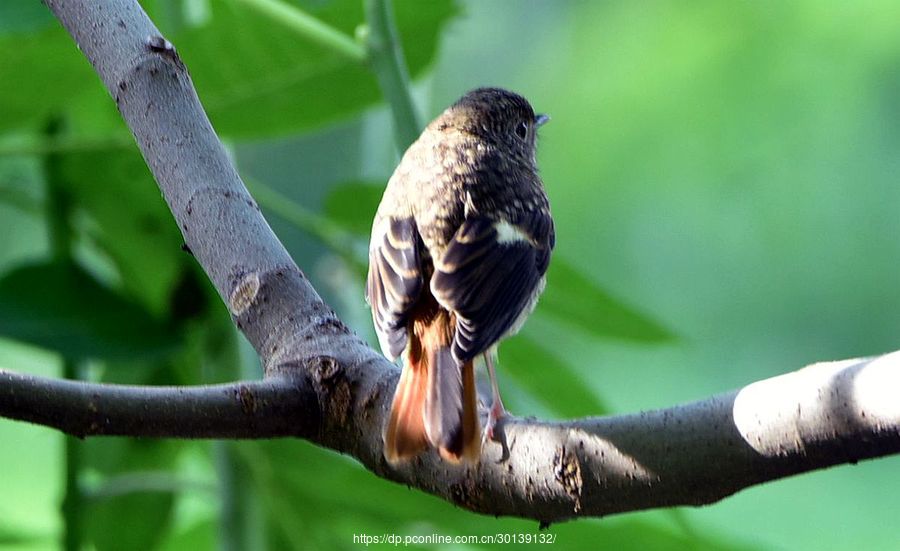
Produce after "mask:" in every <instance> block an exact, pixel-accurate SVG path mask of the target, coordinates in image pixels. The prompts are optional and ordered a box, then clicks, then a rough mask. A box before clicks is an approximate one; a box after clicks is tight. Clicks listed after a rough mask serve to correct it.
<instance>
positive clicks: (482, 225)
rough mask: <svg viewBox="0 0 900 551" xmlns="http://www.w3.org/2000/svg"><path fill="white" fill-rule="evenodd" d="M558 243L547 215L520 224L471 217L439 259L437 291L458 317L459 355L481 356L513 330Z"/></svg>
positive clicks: (525, 216) (433, 289) (542, 213)
mask: <svg viewBox="0 0 900 551" xmlns="http://www.w3.org/2000/svg"><path fill="white" fill-rule="evenodd" d="M553 244H554V230H553V220H552V219H551V218H550V214H549V213H548V212H546V211H539V210H536V211H531V212H527V213H524V214H522V215H521V216H520V217H519V218H518V219H517V220H516V221H515V223H514V224H513V223H510V222H507V221H497V220H491V219H489V218H486V217H483V216H474V217H471V218H468V219H466V220H465V221H464V222H463V224H462V226H460V228H459V230H457V232H456V234H455V235H454V236H453V239H452V240H451V241H450V243H449V245H448V246H447V248H446V250H445V252H444V254H443V255H442V256H441V258H440V259H437V258H436V259H434V275H433V277H432V278H431V292H432V294H433V295H434V297H435V298H436V299H437V301H438V303H440V304H441V305H442V306H443V307H445V308H447V309H448V310H450V311H452V312H455V313H456V337H455V339H454V342H453V355H454V357H456V359H457V360H458V361H460V362H465V361H468V360H471V359H473V358H475V357H476V356H477V355H478V354H481V353H482V352H484V351H486V350H487V349H488V348H490V346H491V345H493V344H494V343H496V342H497V341H498V340H499V339H500V338H502V337H503V336H504V335H505V334H506V333H507V332H508V331H509V330H510V329H512V328H513V326H514V324H515V323H516V321H517V320H518V319H519V316H520V314H522V312H523V310H525V309H526V308H527V307H529V306H531V305H533V303H534V300H535V299H536V298H537V297H536V296H535V295H536V293H539V292H540V290H541V289H540V286H541V285H542V281H543V276H544V274H545V273H546V271H547V264H548V263H549V261H550V251H551V250H552V248H553Z"/></svg>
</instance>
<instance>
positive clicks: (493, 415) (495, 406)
mask: <svg viewBox="0 0 900 551" xmlns="http://www.w3.org/2000/svg"><path fill="white" fill-rule="evenodd" d="M484 363H485V364H487V369H488V377H490V379H491V409H490V411H489V412H488V420H487V426H486V427H485V428H484V437H485V438H486V439H490V440H494V427H495V426H496V425H497V421H499V420H500V418H501V417H503V416H504V415H506V408H504V407H503V400H501V399H500V387H499V386H498V385H497V373H496V372H495V371H494V356H493V354H491V353H490V352H486V353H485V354H484Z"/></svg>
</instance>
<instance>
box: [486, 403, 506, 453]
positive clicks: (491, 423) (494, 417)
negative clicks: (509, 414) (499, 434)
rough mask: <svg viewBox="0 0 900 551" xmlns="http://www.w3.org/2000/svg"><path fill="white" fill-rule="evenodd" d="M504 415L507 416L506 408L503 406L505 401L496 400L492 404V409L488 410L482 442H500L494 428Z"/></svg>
mask: <svg viewBox="0 0 900 551" xmlns="http://www.w3.org/2000/svg"><path fill="white" fill-rule="evenodd" d="M504 417H506V408H504V407H503V402H501V401H500V400H494V403H493V404H492V405H491V409H490V411H489V412H488V418H487V424H486V425H485V427H484V436H483V437H482V439H481V441H482V444H483V443H484V442H486V441H487V440H491V441H493V442H499V439H498V438H495V436H496V434H495V432H494V429H495V428H496V427H497V423H498V422H499V421H500V420H501V419H503V418H504Z"/></svg>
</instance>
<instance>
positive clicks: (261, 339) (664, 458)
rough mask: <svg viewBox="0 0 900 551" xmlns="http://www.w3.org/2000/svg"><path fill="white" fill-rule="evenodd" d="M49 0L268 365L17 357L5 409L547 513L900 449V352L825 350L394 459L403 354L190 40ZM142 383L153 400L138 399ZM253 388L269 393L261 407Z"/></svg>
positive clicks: (96, 6) (674, 495)
mask: <svg viewBox="0 0 900 551" xmlns="http://www.w3.org/2000/svg"><path fill="white" fill-rule="evenodd" d="M48 4H49V5H50V7H51V9H53V11H54V12H55V13H56V14H57V16H58V17H59V19H60V20H61V21H62V22H63V24H64V25H65V26H66V28H67V29H68V30H69V32H70V33H71V34H72V35H73V37H74V38H75V40H76V42H77V43H78V44H79V45H80V47H81V48H82V50H83V51H84V53H85V55H87V57H88V59H89V60H90V61H91V63H92V64H93V65H94V67H95V68H96V69H97V71H98V73H99V74H100V75H101V77H102V79H103V81H104V83H106V85H107V88H108V89H109V90H110V93H111V94H112V95H113V96H114V97H115V98H116V101H117V103H118V105H119V109H120V111H121V113H122V115H123V117H124V118H125V120H126V122H127V123H128V125H129V126H130V127H131V129H132V131H133V132H134V135H135V138H136V140H137V142H138V145H139V146H140V148H141V151H142V152H143V154H144V157H145V158H146V160H147V163H148V165H149V166H150V168H151V170H152V171H153V173H154V175H155V177H156V179H157V182H158V183H159V186H160V189H162V191H163V194H164V196H165V198H166V201H167V202H168V204H169V206H170V208H171V210H172V213H173V215H174V216H175V219H176V221H177V222H178V225H179V227H180V228H181V229H182V233H183V234H184V237H185V241H186V243H187V244H188V246H189V247H190V248H191V250H192V251H193V252H194V255H195V256H196V258H197V260H198V262H200V264H201V265H202V266H203V268H204V269H205V270H206V272H207V274H209V276H210V278H211V280H212V281H213V283H214V285H215V286H216V289H217V290H218V291H219V293H220V295H221V296H222V297H223V299H224V300H225V303H226V304H227V305H228V308H229V310H230V311H231V313H232V316H233V318H234V319H235V322H236V323H237V325H238V327H240V328H241V329H242V330H243V331H244V333H245V334H246V335H247V337H248V338H249V340H250V342H251V343H253V345H254V347H256V350H257V351H258V352H259V354H260V356H261V358H262V360H263V362H264V365H265V366H266V372H267V377H268V378H267V380H266V381H265V382H261V383H239V384H235V385H226V386H218V387H206V388H196V389H180V388H169V389H153V390H150V389H127V388H123V387H107V386H103V385H81V386H78V385H76V386H74V387H73V386H67V385H73V383H66V382H62V381H47V380H43V379H33V378H24V377H21V376H16V375H12V374H6V373H4V374H3V376H2V377H0V398H2V399H0V414H3V415H6V416H9V417H13V418H17V419H25V420H30V421H34V422H39V423H45V424H48V425H50V426H55V427H58V428H61V429H63V430H67V431H69V432H73V433H76V434H101V433H102V434H126V433H127V434H134V435H154V436H177V437H200V436H219V437H223V436H232V437H258V436H276V435H278V434H283V435H285V436H296V435H300V436H304V437H307V438H309V439H310V440H311V441H313V442H316V443H318V444H320V445H323V446H326V447H329V448H332V449H335V450H338V451H341V452H344V453H349V454H350V455H353V456H354V457H356V458H357V459H359V460H360V461H361V462H362V463H363V464H365V465H366V466H367V467H369V468H370V469H372V470H373V471H374V472H375V473H377V474H379V475H380V476H383V477H385V478H389V479H392V480H396V481H398V482H402V483H405V484H408V485H410V486H415V487H417V488H420V489H423V490H425V491H428V492H431V493H434V494H437V495H440V496H443V497H444V498H446V499H448V500H451V501H453V502H454V503H457V504H459V505H461V506H463V507H466V508H469V509H471V510H474V511H479V512H483V513H488V514H494V515H516V516H522V517H527V518H535V519H539V520H542V521H547V522H549V521H556V520H562V519H567V518H572V517H575V516H582V515H584V516H589V515H606V514H611V513H616V512H622V511H629V510H636V509H646V508H651V507H659V506H667V505H676V504H702V503H710V502H713V501H715V500H717V499H720V498H722V497H724V496H727V495H729V494H731V493H733V492H735V491H737V490H739V489H741V488H744V487H747V486H749V485H752V484H757V483H760V482H763V481H766V480H773V479H777V478H780V477H784V476H788V475H791V474H795V473H799V472H804V471H808V470H811V469H818V468H823V467H827V466H830V465H835V464H839V463H845V462H854V461H857V460H859V459H864V458H868V457H877V456H881V455H887V454H893V453H898V452H900V401H898V400H895V399H890V398H891V396H889V394H891V392H890V390H891V389H893V394H896V389H897V388H898V386H900V385H898V378H900V377H898V373H900V365H898V364H900V353H895V354H891V355H887V356H883V357H881V358H877V359H875V360H871V361H867V360H861V361H848V362H840V363H834V364H821V365H816V366H811V367H809V368H806V369H803V370H801V371H798V372H796V373H792V374H788V375H784V376H781V377H776V378H774V379H769V380H767V381H762V382H759V383H755V384H753V385H750V386H748V387H746V388H744V389H742V390H740V391H739V392H733V393H730V394H725V395H721V396H717V397H713V398H710V399H709V400H705V401H702V402H697V403H694V404H688V405H683V406H677V407H674V408H670V409H665V410H660V411H655V412H649V413H641V414H636V415H626V416H619V417H608V418H595V419H585V420H580V421H575V422H571V423H544V422H536V421H528V420H521V419H509V420H508V421H507V422H506V423H505V424H504V425H503V426H502V427H501V435H502V437H503V445H502V446H501V445H499V444H493V443H491V444H488V445H487V446H486V448H485V451H484V456H483V457H482V460H481V462H480V463H479V465H478V466H477V467H474V468H470V469H466V468H461V467H453V466H449V465H447V464H446V463H443V462H441V461H440V460H439V459H438V458H437V457H436V456H435V455H434V454H428V455H424V456H422V457H420V458H419V459H417V460H415V461H413V462H411V463H409V464H407V465H405V466H403V467H400V468H398V469H393V468H391V467H390V466H389V465H387V463H386V462H385V461H384V459H383V456H382V442H381V427H382V426H383V423H384V418H385V414H386V411H387V410H388V407H389V405H390V400H391V394H392V391H393V388H394V385H395V384H396V379H397V375H398V371H397V369H396V367H395V366H393V365H392V364H390V363H389V362H387V361H386V360H385V359H384V358H383V357H381V356H380V355H379V354H377V353H376V352H374V351H373V350H371V349H370V348H369V347H367V346H366V345H365V343H363V342H362V341H361V340H360V339H358V338H357V337H356V336H355V335H353V334H352V333H351V332H350V331H349V330H348V329H347V328H346V327H345V326H344V325H343V324H342V323H341V322H340V321H339V320H338V319H337V318H336V316H335V315H334V313H333V312H332V311H331V310H330V309H329V308H328V307H327V306H325V305H324V303H323V302H322V301H321V299H320V298H319V297H318V295H317V294H316V293H315V291H314V290H313V289H312V287H311V286H310V285H309V283H308V282H307V281H306V279H305V277H304V276H303V274H302V272H300V270H299V269H298V268H297V267H296V265H295V264H294V263H293V261H291V259H290V257H289V256H288V255H287V252H286V251H285V250H284V248H283V247H282V245H281V244H280V243H279V242H278V240H277V238H276V237H275V236H274V234H273V233H272V231H271V230H270V229H269V226H268V224H267V223H266V222H265V220H264V219H263V218H262V215H261V214H260V212H259V209H258V208H257V207H256V204H255V203H254V202H253V200H252V199H251V198H250V196H249V195H248V194H247V191H246V189H245V188H244V186H243V184H242V183H241V181H240V179H239V178H238V176H237V174H236V172H235V170H234V169H233V167H232V166H231V165H230V163H229V162H228V159H227V157H226V156H225V152H224V149H223V148H222V146H221V144H220V143H219V142H218V140H217V138H216V136H215V134H214V132H213V130H212V127H211V126H210V124H209V122H208V120H207V119H206V116H205V114H204V112H203V110H202V108H201V107H200V104H199V101H198V99H197V96H196V93H195V92H194V89H193V86H192V84H191V81H190V78H189V76H188V74H187V71H186V70H185V68H184V66H183V65H182V63H181V61H180V60H179V58H178V56H177V54H176V53H175V51H174V49H173V48H172V47H171V45H170V44H168V42H166V41H165V40H163V39H162V37H160V36H159V34H158V31H157V30H156V29H155V27H153V25H152V23H151V22H150V21H149V20H148V19H147V17H146V15H145V14H144V13H143V11H142V10H141V9H140V7H139V6H138V4H137V3H136V2H135V1H134V0H107V1H105V2H93V1H92V0H80V1H77V0H67V1H65V2H63V1H48ZM287 381H290V382H289V383H288V382H287ZM20 394H25V395H26V396H24V397H23V396H21V395H20ZM129 394H130V395H131V396H132V398H134V399H135V400H138V402H137V403H135V404H132V405H131V406H130V407H127V404H129V403H130V402H128V401H127V400H124V397H125V396H127V395H129ZM41 395H43V396H44V397H45V399H43V400H41V399H40V397H41ZM58 401H59V404H57V402H58ZM248 401H249V402H251V403H256V404H264V407H263V408H262V409H258V410H256V412H255V413H254V414H253V415H251V416H250V417H251V420H252V422H251V420H248V419H247V417H248V415H247V412H246V407H245V404H246V403H247V402H248ZM51 404H57V405H56V406H54V405H51ZM194 406H196V409H194ZM54 407H55V408H57V409H55V410H53V411H52V414H51V413H48V412H46V411H42V409H43V408H54ZM170 407H171V409H169V408H170ZM92 408H96V411H93V412H92V411H91V410H92ZM138 411H142V413H141V414H138V413H136V412H138ZM176 411H177V412H180V413H178V414H177V415H176V414H175V413H174V412H176ZM142 415H143V417H141V416H142ZM67 416H71V417H72V418H73V419H76V420H78V423H73V424H69V422H67V421H65V420H64V419H62V418H64V417H67ZM269 417H271V419H268V418H269ZM190 418H195V420H194V421H193V423H194V425H193V426H191V425H190V423H191V420H190ZM263 418H266V420H263ZM98 419H99V420H101V421H102V422H101V423H97V420H98ZM204 419H205V420H204ZM138 420H140V421H141V422H140V423H138V422H137V421H138ZM92 423H96V427H97V428H93V429H92V427H94V425H92ZM184 423H188V425H185V424H184ZM107 426H109V427H113V426H115V427H118V429H117V430H113V429H109V432H104V430H103V427H107ZM128 427H131V428H132V429H134V430H133V432H132V431H131V430H129V429H128ZM147 427H153V428H152V430H150V429H148V428H147ZM257 429H258V431H259V432H258V431H257ZM281 429H283V430H284V432H283V433H280V432H279V430H281ZM266 431H268V432H266ZM262 432H265V434H262Z"/></svg>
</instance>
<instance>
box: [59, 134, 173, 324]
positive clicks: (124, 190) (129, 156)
mask: <svg viewBox="0 0 900 551" xmlns="http://www.w3.org/2000/svg"><path fill="white" fill-rule="evenodd" d="M60 163H61V166H62V169H61V170H62V177H61V181H62V182H63V183H64V185H65V186H66V191H67V193H68V195H69V196H70V197H72V199H73V203H74V205H75V206H76V207H77V208H80V209H82V210H83V211H84V212H86V213H87V214H88V215H89V216H90V220H91V221H92V222H93V224H85V227H84V228H83V229H84V230H86V233H87V234H88V235H89V236H90V237H92V238H93V241H94V242H95V243H96V244H98V245H99V246H100V247H101V248H102V249H103V251H104V252H105V253H106V254H108V255H109V257H110V258H111V259H112V260H113V262H114V263H115V264H116V267H117V268H118V271H119V274H120V275H121V279H122V284H123V286H124V288H125V290H126V291H127V292H128V294H129V295H131V296H134V297H135V298H137V299H138V300H139V301H140V302H141V303H142V304H143V305H144V306H145V307H146V308H148V309H149V310H150V311H151V312H152V313H153V314H154V315H157V316H163V315H164V314H165V313H166V312H167V311H168V308H169V305H170V304H169V302H170V297H171V294H172V290H173V288H174V286H175V285H176V284H177V283H178V280H179V278H180V276H181V272H182V269H183V268H182V263H183V262H187V261H188V260H189V257H188V255H186V254H185V253H184V252H183V251H182V250H181V245H182V243H183V240H182V238H181V234H180V233H179V232H178V227H177V225H176V224H175V221H174V219H173V218H172V214H171V213H170V212H169V208H168V207H167V206H166V203H165V201H164V200H163V198H162V196H161V194H160V192H159V188H158V187H157V185H156V182H155V181H154V180H153V177H152V176H151V174H150V171H149V170H148V169H147V165H146V163H144V160H143V158H142V157H141V156H140V154H139V153H138V152H137V150H136V149H134V148H131V149H125V150H122V149H114V150H105V151H94V152H85V153H70V154H65V155H63V156H62V158H61V161H60ZM79 229H82V228H79Z"/></svg>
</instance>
